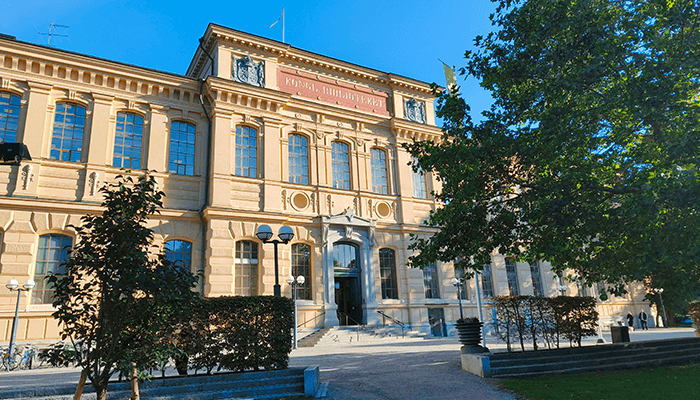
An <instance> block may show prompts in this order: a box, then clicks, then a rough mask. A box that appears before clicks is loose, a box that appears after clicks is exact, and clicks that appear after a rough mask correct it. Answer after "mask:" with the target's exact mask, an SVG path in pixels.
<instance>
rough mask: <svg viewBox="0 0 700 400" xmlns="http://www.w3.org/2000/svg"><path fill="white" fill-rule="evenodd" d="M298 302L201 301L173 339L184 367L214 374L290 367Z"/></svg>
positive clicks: (266, 299)
mask: <svg viewBox="0 0 700 400" xmlns="http://www.w3.org/2000/svg"><path fill="white" fill-rule="evenodd" d="M293 312H294V303H293V302H292V300H290V299H288V298H286V297H269V296H257V297H214V298H203V299H200V300H199V301H198V302H197V303H196V304H195V305H194V307H193V313H192V315H191V317H190V318H187V319H185V320H181V321H178V322H177V323H176V324H175V325H174V328H175V329H174V330H173V331H172V332H171V333H170V334H169V336H170V337H169V340H172V341H173V342H175V343H176V345H177V347H178V349H179V350H181V351H182V356H180V357H179V358H176V359H175V363H176V366H177V367H178V371H179V372H180V373H181V374H182V373H186V366H187V365H189V366H190V367H191V368H193V369H195V370H198V369H204V370H206V371H207V373H211V372H212V371H213V370H214V368H216V370H217V371H219V370H221V369H226V370H231V371H247V370H254V371H257V370H259V369H267V370H269V369H281V368H287V365H288V363H289V353H290V352H291V351H292V336H291V331H292V328H293V326H294V314H293Z"/></svg>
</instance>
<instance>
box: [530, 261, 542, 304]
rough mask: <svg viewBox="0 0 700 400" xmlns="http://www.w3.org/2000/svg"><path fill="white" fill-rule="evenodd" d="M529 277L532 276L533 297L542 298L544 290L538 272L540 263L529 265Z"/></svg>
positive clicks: (539, 272)
mask: <svg viewBox="0 0 700 400" xmlns="http://www.w3.org/2000/svg"><path fill="white" fill-rule="evenodd" d="M530 275H531V276H532V291H533V292H534V294H535V296H543V295H544V290H543V288H542V272H541V271H540V263H539V262H537V261H534V262H533V263H532V264H530Z"/></svg>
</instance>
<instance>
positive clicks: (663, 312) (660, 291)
mask: <svg viewBox="0 0 700 400" xmlns="http://www.w3.org/2000/svg"><path fill="white" fill-rule="evenodd" d="M663 292H664V288H658V289H654V293H656V294H658V295H659V303H661V321H663V323H664V328H668V319H666V307H664V298H663V296H661V293H663Z"/></svg>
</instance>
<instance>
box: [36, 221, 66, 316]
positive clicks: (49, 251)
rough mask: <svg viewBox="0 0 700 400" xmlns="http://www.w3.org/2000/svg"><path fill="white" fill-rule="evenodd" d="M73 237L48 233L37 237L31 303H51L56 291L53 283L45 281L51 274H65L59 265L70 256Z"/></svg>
mask: <svg viewBox="0 0 700 400" xmlns="http://www.w3.org/2000/svg"><path fill="white" fill-rule="evenodd" d="M72 245H73V239H72V238H71V237H70V236H65V235H57V234H49V235H42V236H40V237H39V247H38V249H37V250H38V251H37V255H36V268H35V270H34V281H36V287H35V288H34V290H33V291H32V303H33V304H51V303H53V296H54V293H55V292H56V289H55V288H54V286H53V284H50V283H49V282H47V281H46V278H47V277H49V276H51V275H65V274H66V271H65V269H64V267H63V266H62V265H61V264H62V263H64V262H66V261H68V259H69V258H70V249H71V246H72Z"/></svg>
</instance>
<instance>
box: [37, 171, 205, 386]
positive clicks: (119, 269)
mask: <svg viewBox="0 0 700 400" xmlns="http://www.w3.org/2000/svg"><path fill="white" fill-rule="evenodd" d="M100 192H101V193H103V195H104V202H103V203H102V207H103V208H104V212H103V213H102V214H101V215H86V216H84V217H83V218H82V219H81V221H82V224H81V225H80V226H74V227H73V228H74V229H75V230H76V233H77V235H78V240H76V245H75V247H74V248H73V252H72V254H71V258H70V260H69V261H68V262H67V264H66V265H65V267H66V271H67V273H66V275H60V276H59V275H56V276H52V277H51V278H50V281H51V282H52V283H53V284H55V287H56V296H55V298H54V303H53V305H54V307H56V311H55V312H54V313H53V316H54V317H55V318H57V319H58V320H59V322H60V323H61V327H62V329H63V331H62V337H63V339H70V341H71V342H72V344H73V347H77V344H78V343H79V345H80V350H81V351H79V352H75V354H74V356H75V361H76V362H77V364H78V365H79V366H80V367H81V368H82V369H83V371H85V372H87V374H88V378H89V379H90V381H91V382H92V384H93V386H94V387H95V391H96V392H97V395H98V398H104V396H105V395H106V390H107V382H108V380H109V377H110V376H111V375H112V374H113V373H114V372H115V371H117V370H123V372H125V373H130V372H132V371H133V369H134V368H136V369H137V370H145V369H148V368H152V367H154V366H156V365H157V364H158V354H159V353H162V352H164V351H167V349H168V348H169V347H172V344H168V343H165V342H163V341H161V340H160V339H159V336H160V335H161V331H162V330H163V329H164V328H165V327H166V326H167V325H168V324H169V323H170V320H171V319H172V318H173V317H174V316H176V315H187V306H188V305H189V304H190V303H191V301H192V299H193V298H194V297H196V294H195V293H194V292H192V288H193V287H194V283H195V282H196V278H195V277H194V276H193V275H192V274H191V273H190V271H189V270H188V269H185V268H186V267H183V266H178V265H175V264H171V263H170V262H168V261H167V260H166V259H165V257H164V255H163V254H158V255H156V254H155V253H153V252H152V251H151V250H152V247H153V245H152V242H153V232H152V231H151V230H150V229H148V228H146V226H145V225H146V221H147V219H148V217H149V216H150V215H152V214H153V213H155V212H157V209H158V207H161V206H162V203H161V199H162V197H163V193H162V192H160V191H157V190H156V187H155V180H154V178H153V177H152V176H150V175H145V176H139V177H138V179H137V180H134V179H133V178H131V177H130V176H118V177H117V178H116V179H115V182H114V183H109V184H106V185H105V186H104V187H102V188H101V189H100Z"/></svg>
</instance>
